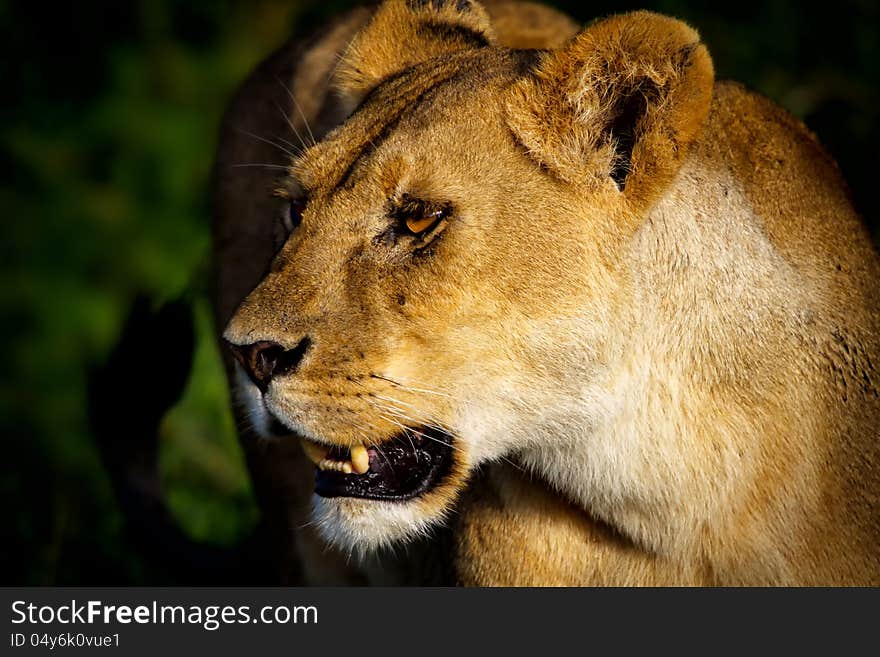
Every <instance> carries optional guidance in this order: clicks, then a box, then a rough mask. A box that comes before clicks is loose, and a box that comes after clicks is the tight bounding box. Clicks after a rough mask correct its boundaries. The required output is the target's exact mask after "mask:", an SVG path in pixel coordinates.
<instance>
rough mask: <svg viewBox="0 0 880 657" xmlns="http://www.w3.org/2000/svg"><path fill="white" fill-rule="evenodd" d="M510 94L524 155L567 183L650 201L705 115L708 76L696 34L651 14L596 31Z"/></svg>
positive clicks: (544, 63) (546, 60) (554, 55)
mask: <svg viewBox="0 0 880 657" xmlns="http://www.w3.org/2000/svg"><path fill="white" fill-rule="evenodd" d="M531 73H532V74H531V75H530V76H529V77H527V78H523V79H521V80H520V81H518V82H517V83H515V84H514V85H513V87H512V88H511V89H510V96H509V98H508V99H507V110H508V123H509V125H510V128H511V130H512V131H513V133H514V135H515V136H516V137H517V139H518V140H519V142H520V143H521V144H522V145H523V146H524V147H525V149H526V151H527V152H528V153H529V154H530V155H531V156H532V157H533V158H534V159H535V160H536V161H537V163H538V164H540V165H541V166H542V167H544V168H546V169H548V170H549V171H550V172H552V173H553V174H554V175H556V176H557V177H559V178H561V179H562V180H564V181H566V182H570V183H573V184H585V183H586V184H591V183H592V184H606V185H607V184H608V179H609V178H610V179H611V180H612V181H613V182H614V183H615V184H616V185H617V188H618V189H619V190H620V191H621V192H622V193H623V194H624V196H625V198H626V199H627V200H628V201H630V202H632V203H634V204H641V203H647V202H650V200H651V199H652V198H654V196H655V194H656V193H658V192H659V191H660V190H662V189H663V187H665V186H666V185H667V184H668V182H669V181H670V179H671V178H672V176H673V175H675V173H676V171H677V170H678V168H679V166H680V164H681V162H682V160H683V158H684V156H685V154H686V152H687V149H688V146H689V145H690V143H691V142H692V141H693V140H694V139H695V138H696V136H697V134H698V133H699V131H700V128H701V126H702V124H703V122H704V120H705V118H706V116H707V114H708V112H709V105H710V103H711V100H712V87H713V84H714V73H713V69H712V60H711V58H710V57H709V53H708V51H707V50H706V48H705V46H703V45H702V44H701V43H700V38H699V35H698V34H697V33H696V31H694V30H693V29H692V28H690V27H689V26H688V25H686V24H685V23H682V22H681V21H678V20H675V19H673V18H668V17H665V16H661V15H658V14H654V13H650V12H634V13H631V14H624V15H620V16H613V17H611V18H608V19H605V20H603V21H600V22H598V23H595V24H593V25H591V26H590V27H588V28H587V29H585V30H584V31H583V32H581V33H580V34H578V35H577V36H576V37H575V38H574V39H573V40H572V41H571V42H570V43H569V44H568V45H566V46H564V47H563V48H561V49H560V50H556V51H553V52H549V53H545V55H544V56H543V59H542V60H541V62H540V63H539V64H538V65H537V67H536V68H535V69H534V70H533V71H532V72H531Z"/></svg>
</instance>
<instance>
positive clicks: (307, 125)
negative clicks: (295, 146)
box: [275, 75, 317, 146]
mask: <svg viewBox="0 0 880 657" xmlns="http://www.w3.org/2000/svg"><path fill="white" fill-rule="evenodd" d="M275 79H276V80H278V84H280V85H281V88H282V89H284V91H286V92H287V95H288V96H290V101H291V102H292V103H293V106H294V108H296V111H297V112H299V115H300V117H302V120H303V124H304V125H305V126H306V131H307V132H308V133H309V138H310V139H311V140H312V144H311V145H312V146H314V145H315V144H316V143H317V141H316V140H315V134H314V133H313V132H312V129H311V127H309V120H308V119H307V118H306V115H305V113H304V112H303V111H302V108H301V107H300V106H299V103H298V102H297V101H296V98H295V97H294V95H293V91H291V90H290V89H289V88H288V87H287V85H286V84H284V82H283V81H282V80H281V78H279V77H278V76H277V75H276V76H275ZM288 123H289V121H288ZM291 127H293V126H291ZM303 146H305V144H303Z"/></svg>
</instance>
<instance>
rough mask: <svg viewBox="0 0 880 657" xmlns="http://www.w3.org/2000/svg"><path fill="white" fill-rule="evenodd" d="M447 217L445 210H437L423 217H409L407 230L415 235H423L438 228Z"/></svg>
mask: <svg viewBox="0 0 880 657" xmlns="http://www.w3.org/2000/svg"><path fill="white" fill-rule="evenodd" d="M445 216H446V212H445V211H444V210H436V211H435V212H429V213H428V214H426V215H423V216H416V217H408V218H407V219H406V229H407V230H408V231H409V232H411V233H412V234H413V235H421V234H422V233H425V232H427V231H429V230H430V229H431V228H433V227H434V226H436V225H437V224H438V223H439V222H440V220H441V219H443V217H445Z"/></svg>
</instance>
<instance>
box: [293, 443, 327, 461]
mask: <svg viewBox="0 0 880 657" xmlns="http://www.w3.org/2000/svg"><path fill="white" fill-rule="evenodd" d="M300 444H301V445H302V448H303V451H304V452H305V453H306V456H308V457H309V460H310V461H311V462H312V463H314V464H315V465H318V466H320V464H321V461H323V460H325V458H326V457H327V450H326V449H324V448H323V447H321V446H319V445H316V444H315V443H313V442H311V441H309V440H300Z"/></svg>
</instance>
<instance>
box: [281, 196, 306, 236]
mask: <svg viewBox="0 0 880 657" xmlns="http://www.w3.org/2000/svg"><path fill="white" fill-rule="evenodd" d="M305 210H306V202H305V200H304V199H301V198H293V199H290V204H289V205H288V208H287V212H286V213H285V214H284V228H285V230H287V232H288V233H291V232H293V230H294V229H295V228H296V227H297V226H299V225H300V224H301V223H302V216H303V212H305Z"/></svg>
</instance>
